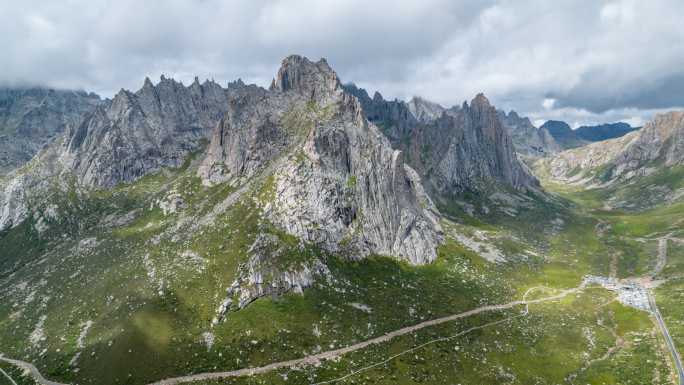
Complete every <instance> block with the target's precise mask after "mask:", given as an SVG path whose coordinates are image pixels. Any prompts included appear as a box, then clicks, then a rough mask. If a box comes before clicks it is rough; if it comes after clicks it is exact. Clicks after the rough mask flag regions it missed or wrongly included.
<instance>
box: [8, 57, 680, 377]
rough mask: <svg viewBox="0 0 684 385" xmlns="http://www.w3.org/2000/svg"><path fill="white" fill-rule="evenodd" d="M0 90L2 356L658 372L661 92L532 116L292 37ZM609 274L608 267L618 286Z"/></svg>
mask: <svg viewBox="0 0 684 385" xmlns="http://www.w3.org/2000/svg"><path fill="white" fill-rule="evenodd" d="M3 92H4V93H2V94H0V97H2V99H0V118H1V119H2V120H0V127H1V128H2V130H3V132H4V136H3V137H2V138H3V139H2V141H0V151H1V152H2V154H4V155H3V158H2V159H0V161H1V162H2V174H0V326H2V327H0V352H2V353H3V354H7V356H8V357H13V358H15V359H16V360H19V361H7V360H6V359H4V356H2V355H0V368H3V370H5V369H6V371H7V373H9V374H8V375H10V376H14V375H16V376H17V377H18V376H21V378H25V377H27V375H24V374H18V373H16V371H13V370H15V369H16V368H14V369H13V366H12V365H15V364H17V365H19V366H21V367H24V368H29V369H31V367H30V366H27V365H28V364H29V363H31V364H32V365H35V366H36V367H37V368H34V369H35V370H36V371H38V370H39V371H40V372H41V373H42V375H44V376H45V377H47V378H50V379H54V380H56V381H62V382H68V383H74V384H89V383H90V384H152V383H155V384H177V383H186V382H187V383H196V384H215V383H224V382H221V381H228V382H226V383H235V384H247V383H250V384H251V383H263V384H322V383H329V382H337V381H342V382H344V381H354V382H349V383H383V384H396V383H400V384H418V383H431V384H440V383H472V384H475V383H492V384H495V383H497V384H498V383H510V384H529V383H539V384H546V383H549V384H551V383H563V382H570V383H600V381H608V380H605V379H606V378H611V379H613V380H614V381H613V380H611V381H613V382H610V383H630V382H631V383H635V382H634V381H636V383H657V384H665V383H668V382H667V381H669V378H670V377H671V373H672V372H671V365H670V362H669V361H668V360H669V358H667V357H669V356H668V355H667V354H668V352H667V351H665V350H664V349H662V348H661V346H662V344H661V342H660V340H659V339H658V337H657V335H658V334H657V333H655V331H656V330H657V329H655V327H654V325H653V323H651V322H650V318H649V314H655V313H648V312H650V311H654V310H653V309H656V310H655V311H657V308H655V305H653V306H654V307H653V308H649V307H648V306H650V305H649V303H650V302H649V301H648V300H644V301H643V302H639V301H640V300H643V299H644V298H646V297H645V296H646V294H648V295H653V296H654V297H653V298H655V299H652V301H653V303H655V301H656V299H657V301H658V303H659V306H662V309H663V313H664V316H665V317H664V318H665V319H666V320H667V323H668V325H669V326H670V327H671V330H672V334H673V335H674V336H675V338H676V344H677V345H679V344H680V343H682V342H684V329H680V328H679V326H678V325H679V323H677V322H673V320H675V321H676V320H677V319H678V317H679V316H678V313H677V311H678V310H677V309H679V302H678V300H677V298H678V297H669V296H666V295H670V294H672V293H679V292H680V291H681V289H680V286H677V285H679V281H678V280H677V279H678V278H676V277H679V276H680V275H678V274H679V272H680V267H681V264H680V262H681V258H682V256H683V255H684V254H682V253H681V251H682V249H681V245H680V244H679V243H677V242H679V241H676V240H677V239H680V238H681V234H684V230H683V229H682V228H680V227H681V225H684V224H683V223H682V221H681V220H679V219H681V218H679V219H677V218H678V216H679V215H680V214H681V207H682V206H681V204H682V203H681V202H682V201H681V199H682V198H684V193H682V191H684V185H682V183H681V180H682V178H681V175H682V174H681V173H682V171H681V170H682V169H684V168H683V167H684V115H683V113H682V112H671V113H668V114H663V115H658V116H657V117H656V118H655V119H654V120H653V121H651V122H649V123H647V124H645V125H644V127H643V128H641V129H639V130H633V129H632V128H631V127H629V126H628V125H625V124H622V123H616V124H612V125H603V126H598V127H582V128H580V129H577V130H571V129H570V128H569V126H567V125H564V123H562V122H555V121H549V122H547V123H546V124H544V125H542V126H541V127H538V128H537V127H535V126H534V125H533V124H532V123H531V121H530V120H529V119H528V118H526V117H522V116H520V115H518V113H516V112H515V111H510V112H508V113H506V112H504V111H502V110H498V109H497V108H496V107H495V106H493V105H492V104H491V103H490V101H489V100H488V99H487V97H485V96H484V95H483V94H477V95H475V96H474V97H473V98H472V100H470V101H469V102H463V103H462V104H461V105H458V106H453V107H442V106H440V105H439V104H437V103H433V102H430V101H427V100H425V99H423V98H421V97H414V98H412V99H411V100H409V101H407V102H406V101H400V100H386V99H385V98H384V97H383V96H382V95H381V94H380V93H379V92H375V93H374V94H373V96H372V97H371V96H370V95H369V94H368V92H367V91H366V90H364V89H362V88H359V87H357V86H356V85H354V84H353V83H343V82H342V80H341V79H340V78H339V77H338V75H337V73H336V72H335V71H334V70H333V69H332V68H331V66H330V65H329V64H328V62H327V61H326V60H325V59H320V60H318V61H311V60H309V59H307V58H306V57H303V56H299V55H292V56H288V57H286V58H285V59H283V61H282V63H281V65H280V68H279V69H278V71H277V73H276V74H275V76H274V78H273V81H272V82H271V85H270V87H268V88H263V87H259V86H257V85H253V84H245V83H244V82H242V81H241V80H237V81H234V82H230V83H228V84H227V85H226V86H225V87H223V86H221V85H220V84H218V83H215V82H213V81H204V82H200V81H199V79H197V78H195V80H194V82H192V83H191V84H190V85H184V84H182V83H181V82H178V81H175V80H173V79H169V78H166V77H161V79H160V81H159V82H158V83H156V84H154V83H153V82H152V81H151V80H150V79H149V78H146V79H144V81H143V84H142V87H141V88H140V89H139V90H137V91H135V92H132V91H128V90H123V89H122V90H120V91H119V92H118V93H117V94H116V95H115V96H114V97H113V98H112V99H101V98H99V97H97V96H95V95H93V94H87V93H84V92H69V91H51V90H44V89H31V90H23V91H17V90H15V91H3ZM568 130H569V131H568ZM569 147H573V148H570V149H568V148H569ZM523 160H524V161H525V162H523ZM663 242H664V244H665V246H662V244H663ZM668 242H670V243H669V244H670V245H671V246H670V247H671V248H670V249H668ZM663 247H664V249H663ZM662 250H664V251H662ZM668 250H669V254H668ZM654 253H655V254H656V256H655V257H654V256H653V254H654ZM663 258H664V260H663ZM668 258H669V259H668ZM656 261H657V262H656ZM587 277H595V278H591V279H588V278H587ZM602 277H603V278H602ZM635 277H636V278H639V280H636V279H635ZM647 277H650V278H647ZM673 277H674V278H673ZM604 278H605V280H604ZM619 278H624V279H625V281H624V282H627V283H625V285H627V284H629V285H633V286H629V290H627V289H625V291H624V292H620V293H621V294H620V295H618V294H616V293H617V292H618V291H619V290H622V289H620V288H621V287H622V286H620V285H621V284H622V283H620V282H622V281H618V279H619ZM651 278H653V282H655V281H656V278H657V280H661V281H662V286H655V284H654V286H648V285H651V282H652V281H651ZM629 279H631V281H630V280H629ZM611 280H613V281H611ZM597 282H598V284H597ZM602 282H603V283H605V285H604V286H601V285H602ZM606 282H607V283H606ZM634 282H637V283H634ZM641 282H646V283H645V284H643V285H645V286H639V285H642V283H641ZM618 283H620V285H618ZM611 285H612V286H611ZM659 285H660V284H659ZM656 288H658V289H656ZM656 290H660V291H656ZM642 291H643V292H642ZM627 292H629V293H630V294H629V295H625V294H624V293H627ZM639 293H641V294H644V297H643V298H642V297H638V295H639ZM654 293H655V294H654ZM675 295H676V294H675ZM637 297H638V298H637ZM634 298H637V299H634ZM672 298H674V299H672ZM630 301H632V302H630ZM649 309H651V310H649ZM658 314H659V313H658ZM559 347H562V348H559ZM675 356H676V355H675ZM647 361H648V362H651V363H652V364H651V366H650V367H649V368H648V370H642V368H643V365H642V364H643V362H647ZM599 362H600V363H601V365H598V364H597V363H599ZM4 365H6V366H4ZM30 372H31V370H29V371H27V373H29V375H32V374H30ZM606 373H608V374H606ZM245 375H248V376H245ZM357 375H358V376H357ZM354 376H356V377H354ZM27 381H28V379H27ZM39 382H42V381H39Z"/></svg>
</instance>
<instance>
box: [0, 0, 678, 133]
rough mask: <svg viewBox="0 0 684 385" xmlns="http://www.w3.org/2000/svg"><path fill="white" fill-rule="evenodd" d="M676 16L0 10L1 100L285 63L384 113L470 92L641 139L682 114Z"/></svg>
mask: <svg viewBox="0 0 684 385" xmlns="http://www.w3.org/2000/svg"><path fill="white" fill-rule="evenodd" d="M682 15H684V1H682V0H649V1H632V0H615V1H600V0H586V1H581V0H575V1H566V0H555V1H547V0H539V1H535V0H529V1H528V0H515V1H505V0H479V1H468V0H459V1H453V0H415V1H396V0H388V1H385V0H382V1H368V0H344V1H342V0H340V1H332V0H263V1H253V0H244V1H220V0H184V1H183V0H164V1H146V0H117V1H115V2H111V1H99V0H62V1H53V0H45V1H40V0H23V1H11V0H0V47H2V50H3V52H2V55H0V84H3V85H26V84H40V85H48V86H52V87H60V88H79V89H85V90H89V91H95V92H98V93H100V94H102V95H104V96H111V95H112V94H113V93H115V92H116V91H118V90H119V89H120V88H127V89H134V90H135V89H138V88H139V87H140V86H141V85H142V81H143V79H144V77H145V76H150V77H151V78H153V79H158V77H159V75H160V74H162V73H163V74H166V75H167V76H169V75H170V76H173V77H175V78H176V79H179V80H183V81H184V82H189V81H191V80H192V78H193V77H194V76H195V75H197V76H199V77H200V78H202V79H204V78H214V79H215V80H217V81H220V82H221V83H225V82H226V81H229V80H234V79H236V78H238V77H241V78H242V79H244V80H245V81H249V82H254V83H257V84H259V85H263V86H267V85H268V84H269V83H270V80H271V78H272V77H273V75H274V74H275V72H276V71H277V68H278V66H279V63H280V60H281V59H282V58H283V57H284V56H286V55H288V54H291V53H299V54H303V55H306V56H308V57H309V58H312V59H317V58H319V57H325V58H327V59H328V62H329V63H330V64H331V65H332V66H333V68H334V69H335V70H336V71H337V72H338V73H339V75H340V77H341V78H342V79H343V81H345V82H346V81H353V82H355V83H357V84H359V85H360V86H363V87H365V88H367V89H368V90H369V91H370V92H371V93H372V92H374V91H376V90H378V91H380V92H381V93H382V94H383V95H384V96H385V97H386V98H395V97H396V98H400V99H406V98H410V97H411V96H413V95H421V96H424V97H425V98H427V99H431V100H434V101H437V102H439V103H441V104H443V105H447V106H449V105H453V104H460V103H461V102H462V101H463V100H466V99H468V100H469V99H471V98H472V97H473V96H474V95H475V94H476V93H478V92H484V93H485V94H486V95H487V96H488V97H489V99H490V100H491V101H492V102H493V103H495V104H496V105H497V106H498V107H501V108H504V109H506V110H508V109H515V110H517V111H519V112H521V113H522V114H525V115H527V116H530V118H531V119H532V120H533V121H535V122H541V121H543V120H545V119H551V118H553V119H564V120H566V121H568V122H569V123H570V124H571V125H574V126H577V125H580V124H584V123H596V122H605V121H616V120H624V121H628V122H631V123H633V124H641V121H642V120H643V119H648V118H649V117H650V116H651V115H652V114H653V113H655V112H657V111H660V110H663V109H671V108H677V107H680V108H681V107H683V106H684V23H683V22H682V21H681V17H682Z"/></svg>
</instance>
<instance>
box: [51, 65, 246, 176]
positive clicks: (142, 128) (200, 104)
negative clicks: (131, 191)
mask: <svg viewBox="0 0 684 385" xmlns="http://www.w3.org/2000/svg"><path fill="white" fill-rule="evenodd" d="M236 87H238V88H239V87H241V86H236ZM229 92H230V89H229V90H225V89H223V88H222V87H221V86H219V85H218V84H217V83H214V82H210V81H206V82H204V83H203V84H200V83H199V81H198V79H195V82H193V83H192V84H191V85H190V86H189V87H186V86H184V85H183V84H181V83H178V82H176V81H174V80H172V79H166V78H165V77H163V76H162V78H161V81H160V82H159V83H158V84H157V85H153V84H152V82H151V81H150V80H149V79H145V84H144V85H143V87H142V88H141V89H140V90H139V91H137V92H135V93H132V92H129V91H125V90H121V91H120V92H119V93H118V94H116V96H115V97H114V99H113V100H112V101H111V102H110V103H107V104H106V105H104V106H100V107H99V108H97V109H96V110H95V111H93V112H92V113H91V114H90V115H89V116H88V117H87V118H86V119H85V120H84V121H83V123H82V124H80V125H79V126H78V127H75V128H73V129H70V130H67V132H66V135H65V140H64V143H63V155H62V157H61V159H60V160H61V162H62V163H63V164H64V166H65V168H66V169H68V170H71V171H72V172H73V173H74V174H75V175H76V177H77V178H78V180H79V181H80V182H81V183H82V184H83V185H85V186H96V187H111V186H114V185H116V184H117V183H121V182H127V181H132V180H135V179H137V178H139V177H141V176H143V175H145V174H148V173H150V172H154V171H157V170H160V169H161V168H163V167H178V166H180V165H181V164H182V163H183V161H184V160H185V159H186V158H187V156H188V155H189V154H190V153H191V152H193V151H196V150H198V149H199V148H200V147H201V143H202V142H203V141H206V140H207V138H208V137H209V135H210V133H211V130H212V129H213V128H214V126H215V125H216V124H217V123H218V122H219V120H220V119H221V118H222V117H223V114H224V113H225V112H226V111H227V109H228V97H229Z"/></svg>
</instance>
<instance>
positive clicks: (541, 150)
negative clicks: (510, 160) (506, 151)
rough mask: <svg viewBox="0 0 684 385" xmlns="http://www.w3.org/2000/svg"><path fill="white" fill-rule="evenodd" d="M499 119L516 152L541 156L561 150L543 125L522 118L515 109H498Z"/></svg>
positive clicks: (529, 155) (530, 155)
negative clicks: (539, 125)
mask: <svg viewBox="0 0 684 385" xmlns="http://www.w3.org/2000/svg"><path fill="white" fill-rule="evenodd" d="M497 113H498V116H499V120H500V121H501V124H502V125H503V126H504V128H506V130H507V131H508V134H509V135H510V136H511V139H512V140H513V147H515V151H516V152H517V153H518V154H521V155H523V156H528V157H542V156H548V155H550V154H554V153H556V152H558V151H560V150H561V147H560V146H559V145H558V143H556V141H555V139H554V138H553V136H551V134H550V133H549V132H548V130H547V129H546V128H545V127H540V128H537V127H535V126H534V125H533V124H532V122H530V119H529V118H523V117H521V116H520V115H518V113H517V112H515V111H510V112H509V113H508V114H506V112H504V111H501V110H499V111H498V112H497Z"/></svg>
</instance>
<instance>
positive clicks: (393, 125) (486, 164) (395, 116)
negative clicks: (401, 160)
mask: <svg viewBox="0 0 684 385" xmlns="http://www.w3.org/2000/svg"><path fill="white" fill-rule="evenodd" d="M345 88H346V89H347V91H348V92H350V93H351V94H353V95H355V96H356V97H357V98H358V99H359V101H360V102H361V105H362V107H363V110H364V112H365V113H366V116H367V117H368V119H369V121H371V122H373V123H375V124H377V125H378V126H379V127H380V128H381V129H382V131H383V132H384V133H385V135H387V137H388V138H389V140H390V142H392V145H393V146H394V147H395V148H398V149H400V150H401V151H403V152H404V153H405V154H406V158H407V160H408V162H409V164H410V165H411V166H412V167H413V168H414V169H415V170H417V171H418V173H419V174H420V175H421V176H422V177H423V180H424V181H425V183H426V185H427V187H428V191H429V192H430V193H432V194H436V195H437V196H435V198H440V197H441V198H442V199H448V198H447V197H449V196H453V195H456V194H459V193H462V192H464V191H467V190H472V191H477V190H483V189H486V188H488V186H492V185H495V184H500V185H501V186H506V187H510V188H513V189H518V190H524V189H535V188H537V187H538V182H537V180H536V178H535V177H534V176H532V175H531V173H530V172H529V171H528V170H527V169H526V167H525V166H524V165H523V164H522V163H521V162H520V161H519V160H518V159H517V156H516V154H515V150H514V147H513V142H512V140H511V137H510V136H509V133H508V132H507V130H506V129H505V128H504V126H503V125H502V123H501V121H500V120H499V116H498V114H497V111H496V109H495V108H494V107H493V106H491V104H490V103H489V100H487V98H486V97H485V96H484V95H482V94H480V95H477V96H476V97H475V98H474V99H473V100H472V102H471V103H470V105H468V103H466V102H464V103H463V105H462V106H460V107H451V108H449V109H443V108H440V107H437V106H438V105H436V104H430V107H431V108H430V109H429V111H431V112H430V113H418V112H416V111H419V109H418V108H417V107H416V103H417V102H420V99H415V98H414V99H413V100H412V101H411V102H409V103H406V102H403V101H398V100H394V101H386V100H384V98H383V97H382V95H380V94H379V93H377V92H376V93H375V94H374V96H373V98H370V97H369V96H368V94H367V92H366V91H365V90H363V89H361V88H358V87H356V86H355V85H353V84H349V85H346V86H345ZM423 104H425V103H424V102H423ZM425 110H427V109H422V110H421V111H425ZM440 111H441V114H439V115H438V112H440ZM416 114H418V115H416Z"/></svg>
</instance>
